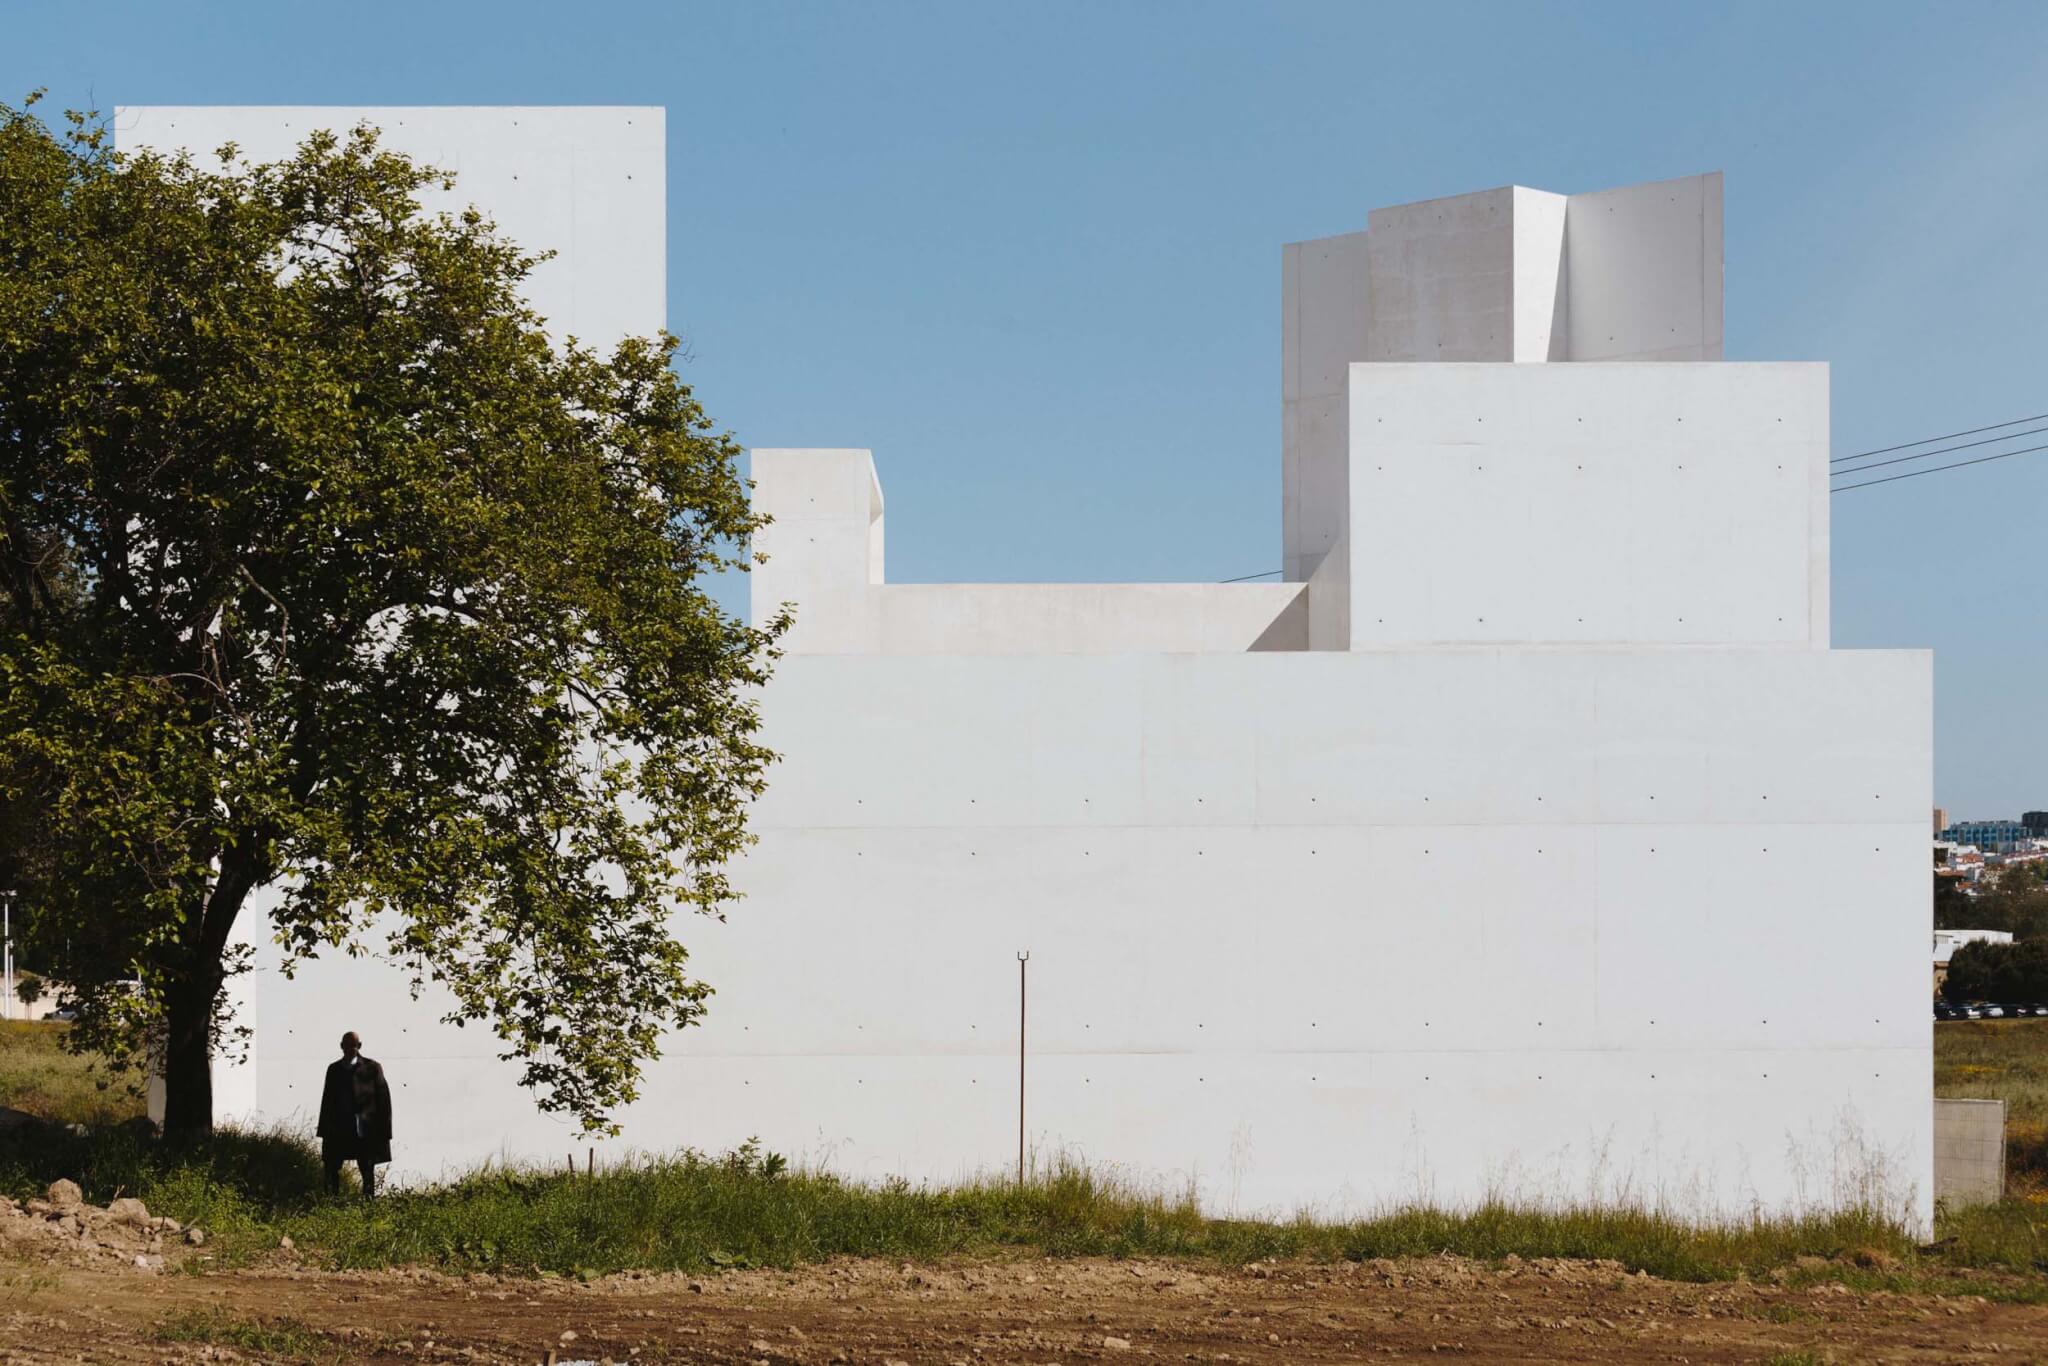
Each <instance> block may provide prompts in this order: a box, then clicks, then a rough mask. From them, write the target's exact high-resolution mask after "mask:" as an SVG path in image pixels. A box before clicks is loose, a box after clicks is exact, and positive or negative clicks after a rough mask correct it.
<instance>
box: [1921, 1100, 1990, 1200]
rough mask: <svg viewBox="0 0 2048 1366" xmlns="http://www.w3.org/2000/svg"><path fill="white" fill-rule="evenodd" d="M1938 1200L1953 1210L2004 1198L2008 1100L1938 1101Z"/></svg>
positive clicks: (1936, 1140) (1936, 1196) (1935, 1124)
mask: <svg viewBox="0 0 2048 1366" xmlns="http://www.w3.org/2000/svg"><path fill="white" fill-rule="evenodd" d="M1934 1198H1935V1199H1937V1200H1940V1201H1942V1202H1943V1203H1945V1204H1948V1205H1951V1206H1960V1205H1988V1204H1992V1203H1994V1202H1996V1201H1999V1200H2003V1199H2004V1198H2005V1102H2004V1101H2002V1100H1946V1099H1944V1100H1937V1101H1935V1102H1934Z"/></svg>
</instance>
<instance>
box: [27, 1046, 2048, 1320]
mask: <svg viewBox="0 0 2048 1366" xmlns="http://www.w3.org/2000/svg"><path fill="white" fill-rule="evenodd" d="M61 1028H62V1027H61V1026H56V1027H51V1026H7V1027H5V1028H4V1031H0V1045H4V1046H0V1069H6V1070H5V1072H4V1073H0V1103H5V1104H9V1105H15V1106H18V1107H19V1108H23V1109H31V1110H39V1111H40V1112H41V1113H43V1114H45V1115H46V1116H47V1117H49V1118H56V1119H65V1120H86V1121H93V1120H94V1119H95V1117H96V1116H108V1117H112V1118H116V1119H118V1118H121V1117H124V1116H125V1115H126V1114H129V1113H133V1109H132V1100H131V1101H129V1102H128V1106H129V1107H131V1108H124V1106H123V1105H122V1104H121V1103H120V1099H121V1098H120V1097H119V1096H118V1095H115V1096H110V1095H109V1093H106V1092H102V1091H100V1090H99V1089H98V1088H97V1085H96V1084H95V1081H94V1079H93V1075H92V1074H91V1073H89V1072H86V1071H84V1070H83V1065H82V1064H81V1063H79V1062H77V1061H76V1060H71V1059H68V1058H66V1057H64V1056H62V1055H59V1054H57V1052H56V1044H57V1042H58V1040H59V1038H60V1037H61V1036H60V1034H59V1033H58V1030H60V1029H61ZM2044 1055H2048V1023H2044V1024H2041V1025H2033V1024H2028V1023H2014V1024H2006V1023H2003V1022H1987V1023H1984V1024H1975V1023H1971V1024H1950V1025H1943V1026H1942V1027H1941V1028H1940V1029H1938V1030H1937V1031H1936V1058H1937V1069H1938V1071H1939V1073H1940V1075H1941V1079H1942V1080H1941V1087H1942V1090H1943V1093H1944V1094H1978V1095H1984V1094H2003V1095H2006V1096H2007V1097H2008V1098H2009V1099H2011V1100H2012V1101H2013V1115H2014V1119H2015V1123H2016V1125H2019V1126H2022V1132H2025V1133H2031V1134H2034V1135H2036V1137H2035V1139H2033V1140H2031V1141H2033V1142H2034V1143H2036V1145H2037V1148H2036V1149H2035V1150H2030V1151H2036V1150H2037V1149H2038V1135H2039V1132H2040V1125H2041V1122H2042V1119H2043V1107H2044V1100H2048V1087H2044V1085H2043V1080H2044V1078H2043V1066H2044V1063H2048V1056H2044ZM2025 1126H2032V1127H2025ZM2030 1170H2032V1169H2030ZM57 1176H69V1177H72V1178H74V1179H76V1180H78V1181H79V1182H80V1183H81V1184H82V1185H83V1186H84V1187H85V1191H86V1195H87V1197H88V1198H90V1199H93V1200H95V1201H101V1202H103V1201H105V1200H107V1199H109V1198H111V1197H112V1196H114V1195H115V1194H126V1195H136V1196H140V1197H141V1198H142V1199H143V1200H144V1201H146V1202H147V1203H148V1205H149V1207H150V1208H151V1210H153V1211H155V1212H157V1213H162V1214H169V1215H172V1216H174V1217H176V1218H178V1219H180V1220H183V1221H185V1222H187V1223H193V1222H196V1223H199V1224H202V1225H203V1226H205V1227H206V1228H207V1229H208V1231H209V1232H210V1233H212V1234H213V1235H215V1237H214V1239H213V1241H212V1242H211V1243H210V1244H209V1250H210V1251H212V1252H213V1253H214V1255H215V1256H216V1257H217V1258H218V1259H219V1260H218V1261H217V1262H216V1263H215V1264H216V1265H222V1264H233V1263H234V1262H236V1261H238V1260H245V1259H249V1258H254V1257H257V1256H260V1255H263V1254H264V1253H265V1252H267V1251H268V1250H271V1249H275V1248H276V1247H277V1245H278V1240H279V1238H280V1237H281V1236H284V1235H287V1234H288V1235H289V1236H290V1237H291V1238H292V1240H293V1242H294V1243H295V1244H296V1245H297V1246H298V1247H299V1248H301V1249H303V1250H304V1251H305V1252H307V1253H308V1254H310V1255H312V1256H314V1257H316V1258H318V1259H320V1260H322V1261H324V1262H326V1263H328V1264H330V1265H334V1266H340V1267H380V1266H391V1265H405V1264H413V1265H428V1266H438V1267H442V1268H445V1269H449V1270H493V1271H505V1272H513V1273H519V1272H526V1273H530V1274H531V1273H552V1274H559V1275H568V1276H576V1275H592V1274H601V1273H605V1272H611V1271H619V1270H628V1269H632V1270H678V1271H705V1270H716V1269H721V1268H734V1267H747V1266H794V1265H797V1264H800V1263H805V1262H813V1261H819V1260H823V1259H826V1258H830V1257H835V1256H875V1257H890V1258H914V1259H928V1258H938V1257H945V1256H955V1255H968V1256H1014V1255H1020V1254H1024V1255H1030V1254H1038V1255H1048V1256H1062V1257H1064V1256H1085V1255H1096V1256H1111V1257H1141V1256H1142V1257H1186V1258H1196V1259H1206V1260H1212V1261H1219V1262H1225V1263H1230V1264H1239V1263H1244V1262H1250V1261H1254V1260H1258V1259H1261V1258H1266V1257H1279V1258H1304V1259H1309V1260H1314V1261H1339V1260H1353V1261H1356V1260H1363V1259H1370V1258H1376V1257H1401V1256H1412V1255H1429V1254H1435V1253H1440V1252H1450V1253H1455V1254H1459V1255H1463V1256H1469V1257H1474V1258H1480V1259H1499V1258H1504V1257H1506V1256H1508V1255H1509V1254H1511V1253H1512V1254H1515V1255H1517V1256H1520V1257H1523V1258H1532V1257H1565V1258H1606V1259H1611V1260H1613V1261H1616V1262H1619V1263H1621V1264H1622V1265H1623V1266H1625V1267H1627V1268H1629V1269H1630V1270H1641V1271H1647V1272H1649V1273H1651V1274H1652V1275H1656V1276H1662V1277H1668V1278H1675V1279H1681V1280H1692V1281H1700V1280H1727V1279H1733V1278H1736V1277H1740V1276H1748V1277H1756V1276H1761V1275H1765V1274H1767V1273H1770V1272H1771V1271H1773V1270H1774V1269H1779V1268H1794V1270H1793V1271H1792V1273H1791V1274H1794V1275H1795V1276H1806V1277H1812V1276H1822V1277H1828V1278H1835V1279H1840V1280H1843V1281H1845V1282H1847V1283H1849V1284H1851V1285H1853V1286H1857V1287H1860V1288H1865V1289H1877V1288H1887V1287H1890V1288H1908V1287H1911V1286H1913V1285H1917V1284H1924V1283H1926V1282H1927V1280H1928V1278H1940V1279H1942V1280H1943V1281H1944V1283H1946V1284H1947V1285H1948V1286H1949V1288H1951V1289H1953V1288H1956V1287H1957V1286H1958V1285H1961V1284H1964V1283H1965V1282H1963V1281H1958V1280H1957V1278H1958V1277H1965V1278H1967V1277H1968V1276H1970V1275H1972V1274H1974V1273H1983V1272H1991V1273H1996V1275H1997V1276H1999V1277H2002V1278H2005V1279H2000V1280H1997V1281H1996V1282H1995V1283H1993V1282H1986V1283H1985V1284H1984V1285H1982V1286H1979V1287H1975V1288H1976V1290H1978V1291H1979V1292H1981V1293H1986V1294H1992V1295H1995V1296H1998V1297H2001V1298H2023V1299H2036V1300H2041V1301H2048V1199H2042V1198H2040V1196H2039V1195H2038V1194H2034V1195H2033V1197H2032V1198H2026V1197H2025V1196H2022V1197H2021V1198H2015V1199H2009V1200H2007V1201H2005V1202H2003V1203H2002V1204H1999V1205H1996V1206H1991V1207H1988V1208H1985V1209H1977V1210H1963V1211H1957V1212H1955V1213H1953V1214H1944V1215H1943V1216H1942V1217H1941V1220H1940V1222H1939V1224H1938V1227H1937V1230H1936V1232H1937V1241H1936V1242H1935V1243H1934V1244H1933V1245H1931V1246H1929V1247H1925V1248H1922V1247H1918V1246H1916V1245H1915V1243H1914V1241H1913V1240H1911V1239H1909V1238H1908V1237H1907V1236H1906V1235H1905V1234H1904V1233H1903V1232H1902V1231H1901V1230H1900V1229H1898V1228H1896V1227H1894V1226H1891V1225H1889V1224H1887V1223H1886V1222H1884V1220H1882V1219H1881V1218H1879V1217H1877V1216H1876V1215H1874V1214H1865V1213H1856V1212H1851V1213H1844V1214H1831V1215H1824V1216H1813V1217H1807V1218H1798V1219H1756V1220H1751V1221H1747V1222H1738V1223H1735V1224H1731V1225H1728V1226H1725V1227H1720V1228H1713V1229H1698V1228H1693V1227H1689V1226H1686V1225H1684V1224H1681V1223H1678V1222H1675V1221H1673V1220H1669V1219H1664V1218H1661V1217H1658V1216H1656V1215H1653V1214H1647V1213H1643V1212H1639V1211H1628V1210H1614V1209H1563V1210H1548V1211H1535V1210H1529V1209H1521V1208H1510V1207H1504V1206H1503V1207H1491V1208H1482V1209H1479V1210H1476V1211H1472V1212H1469V1213H1459V1214H1450V1213H1445V1212H1443V1211H1440V1210H1431V1209H1396V1210H1389V1211H1388V1212H1386V1213H1385V1214H1384V1215H1382V1216H1380V1217H1378V1218H1373V1219H1365V1220H1355V1221H1349V1222H1343V1223H1334V1222H1318V1221H1314V1220H1308V1219H1301V1220H1291V1221H1259V1220H1232V1219H1213V1218H1208V1217H1205V1216H1204V1215H1203V1214H1202V1213H1201V1212H1200V1211H1199V1209H1198V1208H1197V1207H1196V1206H1195V1204H1194V1202H1193V1200H1192V1199H1191V1198H1185V1197H1183V1198H1173V1197H1166V1196H1160V1195H1156V1194H1151V1193H1147V1192H1141V1191H1136V1190H1132V1189H1129V1188H1127V1187H1124V1186H1121V1185H1119V1184H1118V1183H1116V1182H1114V1181H1111V1180H1105V1179H1104V1178H1103V1177H1102V1176H1100V1175H1099V1174H1096V1173H1091V1172H1088V1171H1086V1170H1081V1169H1063V1170H1058V1171H1054V1172H1051V1173H1048V1174H1047V1175H1045V1176H1043V1177H1042V1178H1040V1179H1037V1180H1034V1181H1031V1182H1028V1183H1026V1184H1024V1185H1023V1186H1021V1187H1020V1186H1018V1185H1017V1184H1015V1183H1013V1182H1009V1181H989V1182H984V1183H980V1184H971V1185H964V1186H958V1187H950V1188H945V1189H931V1188H923V1187H910V1186H905V1185H900V1184H898V1185H890V1186H883V1187H867V1186H855V1185H848V1184H845V1183H843V1182H840V1181H838V1180H836V1179H833V1178H830V1177H825V1176H819V1175H815V1174H808V1173H803V1172H789V1171H785V1170H783V1169H782V1167H781V1164H780V1162H779V1159H773V1158H771V1157H769V1156H768V1155H765V1154H762V1153H759V1152H756V1151H752V1150H747V1151H742V1152H739V1153H735V1154H731V1155H728V1156H726V1157H718V1158H712V1157H704V1156H699V1155H694V1154H682V1155H677V1156H669V1157H660V1158H649V1159H646V1160H643V1161H641V1162H639V1163H636V1164H633V1165H631V1166H627V1167H622V1168H615V1169H613V1170H610V1171H605V1172H600V1173H598V1174H597V1175H596V1176H595V1177H594V1178H592V1177H577V1176H572V1175H564V1174H560V1173H546V1174H541V1173H534V1172H508V1171H502V1170H487V1171H481V1172H478V1173H475V1174H473V1175H471V1176H469V1177H466V1178H464V1179H462V1180H459V1181H456V1182H452V1183H450V1184H447V1185H443V1186H439V1187H434V1188H431V1189H425V1190H415V1191H403V1192H398V1193H395V1194H392V1195H389V1196H387V1197H386V1198H384V1199H382V1200H380V1201H378V1202H377V1204H375V1205H374V1206H370V1207H364V1206H362V1205H360V1204H358V1203H356V1202H354V1201H346V1200H345V1201H330V1200H327V1199H325V1198H323V1197H321V1196H320V1195H319V1194H318V1190H319V1164H318V1160H317V1156H316V1153H315V1151H314V1149H313V1148H312V1147H311V1146H310V1145H309V1144H308V1143H307V1142H306V1141H305V1140H304V1138H302V1137H300V1136H297V1135H293V1134H285V1133H277V1134H242V1133H223V1134H219V1135H217V1136H216V1137H215V1139H214V1141H213V1142H212V1143H210V1144H209V1145H207V1146H206V1147H204V1148H202V1149H188V1150H180V1149H177V1148H176V1147H174V1146H171V1145H166V1144H162V1143H157V1142H154V1141H152V1140H148V1139H146V1138H141V1137H138V1136H137V1135H135V1134H134V1133H132V1132H122V1131H114V1130H101V1131H97V1132H94V1133H91V1134H89V1135H86V1136H77V1135H74V1134H71V1133H69V1132H66V1131H63V1130H46V1131H40V1132H37V1133H33V1134H26V1135H17V1136H15V1137H14V1138H11V1139H9V1140H8V1141H7V1142H6V1144H5V1145H4V1146H0V1192H5V1193H7V1194H12V1195H16V1196H25V1195H30V1194H34V1193H38V1192H39V1191H40V1190H41V1189H42V1187H43V1186H44V1185H46V1184H47V1183H48V1182H49V1181H50V1180H52V1179H53V1178H55V1177H57ZM1814 1258H1819V1259H1825V1260H1826V1266H1825V1267H1824V1268H1816V1266H1815V1265H1813V1264H1812V1263H1811V1262H1810V1261H1809V1262H1806V1263H1801V1259H1814ZM1795 1264H1800V1265H1799V1266H1798V1267H1796V1268H1795ZM1781 1274H1784V1273H1782V1272H1781ZM2014 1278H2017V1279H2014Z"/></svg>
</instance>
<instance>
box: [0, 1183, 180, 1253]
mask: <svg viewBox="0 0 2048 1366" xmlns="http://www.w3.org/2000/svg"><path fill="white" fill-rule="evenodd" d="M205 1241H206V1234H205V1232H204V1230H202V1229H200V1228H198V1227H197V1226H196V1225H195V1226H194V1227H192V1228H186V1227H184V1226H183V1225H181V1224H179V1222H178V1221H177V1220H176V1219H169V1218H163V1217H159V1216H155V1215H152V1214H151V1213H150V1212H149V1207H148V1206H146V1205H144V1204H143V1203H142V1202H141V1201H140V1200H136V1199H133V1198H122V1199H117V1200H114V1201H111V1202H110V1203H109V1204H108V1205H107V1207H106V1208H105V1209H101V1208H100V1207H99V1206H97V1205H91V1204H87V1203H86V1200H85V1195H84V1193H83V1192H82V1191H80V1190H79V1188H78V1183H77V1182H76V1181H53V1182H51V1183H50V1189H49V1190H48V1191H47V1192H46V1193H45V1195H44V1198H43V1199H41V1200H29V1201H26V1202H24V1203H16V1202H15V1201H14V1200H13V1199H11V1198H9V1197H7V1196H0V1243H7V1244H12V1245H14V1246H15V1248H17V1249H18V1250H19V1251H21V1252H24V1253H29V1254H31V1255H38V1254H39V1255H42V1256H45V1257H51V1258H57V1259H60V1260H64V1261H68V1262H71V1263H73V1264H78V1265H94V1264H97V1265H102V1266H104V1265H106V1264H107V1263H109V1262H112V1263H117V1264H123V1265H127V1266H131V1267H134V1268H135V1269H136V1270H138V1271H161V1270H163V1269H164V1258H165V1255H166V1249H167V1248H169V1249H171V1250H175V1249H176V1248H177V1247H178V1246H179V1245H181V1244H183V1245H186V1246H192V1247H197V1246H198V1245H200V1244H201V1243H204V1242H205Z"/></svg>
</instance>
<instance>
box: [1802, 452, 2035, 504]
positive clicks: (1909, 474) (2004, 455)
mask: <svg viewBox="0 0 2048 1366" xmlns="http://www.w3.org/2000/svg"><path fill="white" fill-rule="evenodd" d="M2035 451H2048V446H2028V447H2027V448H2026V449H2024V450H2017V451H2003V452H2001V453H1999V454H1997V455H1980V456H1978V457H1977V458H1976V459H1975V460H1958V461H1956V462H1955V463H1954V464H1953V465H1936V466H1935V467H1934V468H1933V469H1931V470H1907V471H1906V472H1905V473H1904V474H1888V475H1886V476H1885V477H1884V478H1882V479H1867V480H1865V481H1864V482H1863V483H1861V484H1841V485H1838V486H1836V487H1835V488H1833V489H1830V490H1829V492H1830V493H1847V492H1848V491H1849V490H1850V489H1867V488H1869V487H1870V486H1871V485H1872V484H1890V483H1893V482H1895V481H1897V480H1900V479H1917V478H1918V477H1919V476H1921V475H1923V474H1940V473H1941V472H1942V471H1943V470H1959V469H1961V468H1962V467H1963V466H1965V465H1982V464H1985V463H1987V462H1989V461H1992V460H2010V459H2011V458H2012V457H2013V456H2015V455H2032V454H2033V453H2034V452H2035Z"/></svg>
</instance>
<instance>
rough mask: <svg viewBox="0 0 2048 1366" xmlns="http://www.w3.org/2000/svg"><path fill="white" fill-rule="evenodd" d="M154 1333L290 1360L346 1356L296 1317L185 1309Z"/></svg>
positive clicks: (166, 1339) (336, 1344)
mask: <svg viewBox="0 0 2048 1366" xmlns="http://www.w3.org/2000/svg"><path fill="white" fill-rule="evenodd" d="M156 1336H157V1339H158V1340H159V1341H161V1342H201V1343H208V1344H211V1345H213V1346H216V1347H233V1348H235V1349H237V1350H239V1351H243V1352H260V1353H262V1354H263V1355H264V1356H266V1357H272V1358H277V1357H282V1358H285V1359H287V1360H291V1361H302V1362H329V1361H340V1360H343V1359H344V1357H345V1356H346V1355H347V1353H346V1351H345V1349H344V1348H343V1347H342V1345H341V1344H340V1343H339V1342H337V1341H336V1340H335V1339H334V1338H332V1337H330V1336H329V1335H328V1334H325V1333H322V1332H319V1331H317V1330H315V1329H312V1328H308V1327H307V1326H306V1325H305V1324H303V1323H300V1322H299V1321H298V1320H297V1319H288V1318H278V1319H245V1318H238V1317H236V1316H234V1315H232V1314H229V1313H227V1312H225V1311H224V1310H220V1309H188V1310H186V1311H185V1312H184V1313H182V1314H177V1315H174V1316H173V1317H171V1318H168V1319H165V1320H164V1321H163V1322H162V1323H160V1324H158V1325H157V1329H156Z"/></svg>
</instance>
